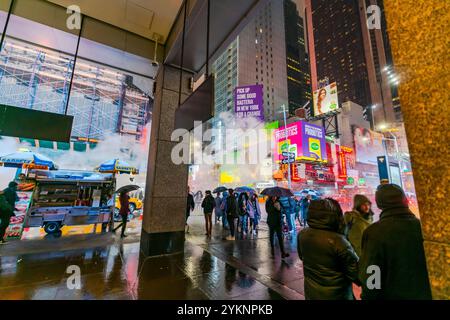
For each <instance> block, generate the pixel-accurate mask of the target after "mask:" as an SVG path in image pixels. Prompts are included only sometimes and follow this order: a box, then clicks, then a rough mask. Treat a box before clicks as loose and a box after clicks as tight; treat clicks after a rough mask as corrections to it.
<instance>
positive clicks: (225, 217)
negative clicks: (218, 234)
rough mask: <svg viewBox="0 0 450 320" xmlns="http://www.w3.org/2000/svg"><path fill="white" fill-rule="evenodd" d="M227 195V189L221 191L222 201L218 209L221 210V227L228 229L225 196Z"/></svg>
mask: <svg viewBox="0 0 450 320" xmlns="http://www.w3.org/2000/svg"><path fill="white" fill-rule="evenodd" d="M228 197H229V194H228V191H224V192H223V193H222V201H221V202H220V210H221V211H222V215H223V217H222V228H223V229H227V230H228V229H229V226H228V219H227V198H228Z"/></svg>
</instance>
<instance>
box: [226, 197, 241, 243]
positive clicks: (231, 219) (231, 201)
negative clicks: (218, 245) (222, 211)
mask: <svg viewBox="0 0 450 320" xmlns="http://www.w3.org/2000/svg"><path fill="white" fill-rule="evenodd" d="M228 193H229V196H228V197H227V200H226V201H227V202H226V214H227V220H228V225H229V227H230V235H229V236H228V237H227V238H226V239H227V240H235V237H234V232H235V227H236V225H235V224H236V219H237V218H238V217H239V213H238V211H239V206H238V202H237V199H236V196H235V195H234V190H233V189H228Z"/></svg>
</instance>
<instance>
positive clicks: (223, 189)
mask: <svg viewBox="0 0 450 320" xmlns="http://www.w3.org/2000/svg"><path fill="white" fill-rule="evenodd" d="M227 190H228V189H227V188H226V187H224V186H221V187H217V188H215V189H214V191H213V193H219V192H224V191H227Z"/></svg>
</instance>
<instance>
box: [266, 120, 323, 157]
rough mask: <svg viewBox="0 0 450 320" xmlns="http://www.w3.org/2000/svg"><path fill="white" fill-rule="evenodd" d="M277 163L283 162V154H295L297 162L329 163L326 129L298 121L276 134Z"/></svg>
mask: <svg viewBox="0 0 450 320" xmlns="http://www.w3.org/2000/svg"><path fill="white" fill-rule="evenodd" d="M286 131H287V139H286ZM274 140H275V150H274V155H275V161H276V162H280V161H281V160H283V155H282V154H283V152H293V153H295V155H296V156H295V159H296V160H309V161H319V162H326V161H327V153H326V143H325V129H324V128H323V127H321V126H317V125H313V124H310V123H308V122H304V121H298V122H294V123H292V124H290V125H288V126H287V130H286V129H285V127H281V128H279V129H277V130H275V132H274Z"/></svg>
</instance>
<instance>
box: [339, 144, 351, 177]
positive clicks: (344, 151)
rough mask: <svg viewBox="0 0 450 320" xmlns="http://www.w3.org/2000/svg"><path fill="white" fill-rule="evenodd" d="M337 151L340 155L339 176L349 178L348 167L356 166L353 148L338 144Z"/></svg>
mask: <svg viewBox="0 0 450 320" xmlns="http://www.w3.org/2000/svg"><path fill="white" fill-rule="evenodd" d="M336 152H337V156H338V176H339V178H340V179H347V177H348V175H347V170H348V168H349V167H350V168H353V166H354V151H353V148H349V147H346V146H339V145H336Z"/></svg>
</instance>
